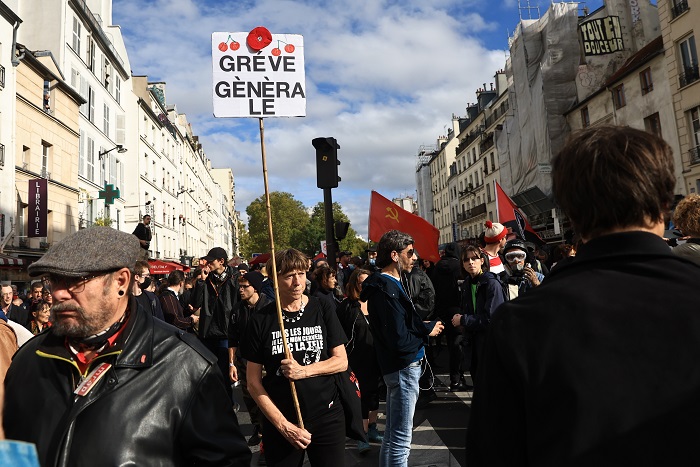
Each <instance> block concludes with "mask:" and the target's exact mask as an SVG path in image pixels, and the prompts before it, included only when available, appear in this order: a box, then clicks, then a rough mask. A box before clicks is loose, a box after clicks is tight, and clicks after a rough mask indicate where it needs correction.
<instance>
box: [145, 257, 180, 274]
mask: <svg viewBox="0 0 700 467" xmlns="http://www.w3.org/2000/svg"><path fill="white" fill-rule="evenodd" d="M148 270H149V271H150V272H151V274H170V273H171V272H173V271H176V270H180V271H184V272H187V271H189V270H190V268H189V267H188V266H185V265H184V264H180V263H176V262H174V261H163V260H160V259H151V260H148Z"/></svg>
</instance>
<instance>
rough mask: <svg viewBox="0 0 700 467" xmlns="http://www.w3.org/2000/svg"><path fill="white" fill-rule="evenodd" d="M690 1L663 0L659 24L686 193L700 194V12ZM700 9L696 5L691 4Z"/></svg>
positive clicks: (660, 5)
mask: <svg viewBox="0 0 700 467" xmlns="http://www.w3.org/2000/svg"><path fill="white" fill-rule="evenodd" d="M692 4H693V2H689V1H688V0H660V1H659V2H658V8H659V22H660V25H661V34H662V37H663V45H664V52H665V54H664V55H665V61H666V69H667V71H668V82H669V86H670V90H671V95H672V102H673V110H674V117H675V120H676V126H677V127H678V134H677V138H678V146H679V151H680V158H681V166H682V183H683V188H684V192H686V193H700V71H699V69H698V53H697V41H696V38H695V29H696V28H698V27H699V26H698V25H700V9H698V8H691V5H692ZM692 6H695V7H697V5H692Z"/></svg>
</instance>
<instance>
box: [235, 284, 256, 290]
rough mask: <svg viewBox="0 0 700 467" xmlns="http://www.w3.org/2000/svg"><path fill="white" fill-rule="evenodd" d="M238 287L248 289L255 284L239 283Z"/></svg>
mask: <svg viewBox="0 0 700 467" xmlns="http://www.w3.org/2000/svg"><path fill="white" fill-rule="evenodd" d="M238 287H239V288H241V289H247V288H248V287H253V286H252V285H250V284H248V285H245V284H238Z"/></svg>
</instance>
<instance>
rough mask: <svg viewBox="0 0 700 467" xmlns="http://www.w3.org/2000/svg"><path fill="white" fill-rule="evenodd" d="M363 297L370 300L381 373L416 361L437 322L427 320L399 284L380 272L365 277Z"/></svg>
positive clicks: (371, 326) (362, 298)
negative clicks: (425, 320) (424, 319)
mask: <svg viewBox="0 0 700 467" xmlns="http://www.w3.org/2000/svg"><path fill="white" fill-rule="evenodd" d="M360 299H361V300H362V301H367V311H368V312H369V326H370V330H371V331H372V337H373V339H374V347H375V349H376V350H377V359H378V360H379V368H380V369H381V370H382V374H383V375H386V374H389V373H394V372H396V371H399V370H401V369H403V368H406V367H407V366H408V365H409V364H410V363H411V362H413V361H414V360H415V357H416V355H418V352H419V351H420V350H421V348H422V347H423V344H424V343H425V342H426V341H427V337H428V334H430V332H431V331H432V329H433V327H434V326H435V323H436V322H435V321H432V322H430V323H429V324H426V323H424V322H423V321H422V320H421V317H420V315H419V314H418V312H417V311H416V310H415V308H413V304H412V303H411V301H410V300H409V298H408V296H407V295H406V294H405V293H404V291H403V289H402V288H401V287H400V286H399V285H398V283H397V282H396V281H395V280H393V279H391V278H389V277H386V276H384V275H383V274H381V273H374V274H372V275H371V276H369V277H368V278H367V279H365V281H364V282H363V283H362V293H361V294H360Z"/></svg>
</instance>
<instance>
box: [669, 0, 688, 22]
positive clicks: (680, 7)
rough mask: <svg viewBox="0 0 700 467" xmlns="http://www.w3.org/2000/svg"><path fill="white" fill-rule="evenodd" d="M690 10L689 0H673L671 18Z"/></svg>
mask: <svg viewBox="0 0 700 467" xmlns="http://www.w3.org/2000/svg"><path fill="white" fill-rule="evenodd" d="M686 10H688V0H671V18H676V17H677V16H678V15H680V14H681V13H683V12H685V11H686Z"/></svg>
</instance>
